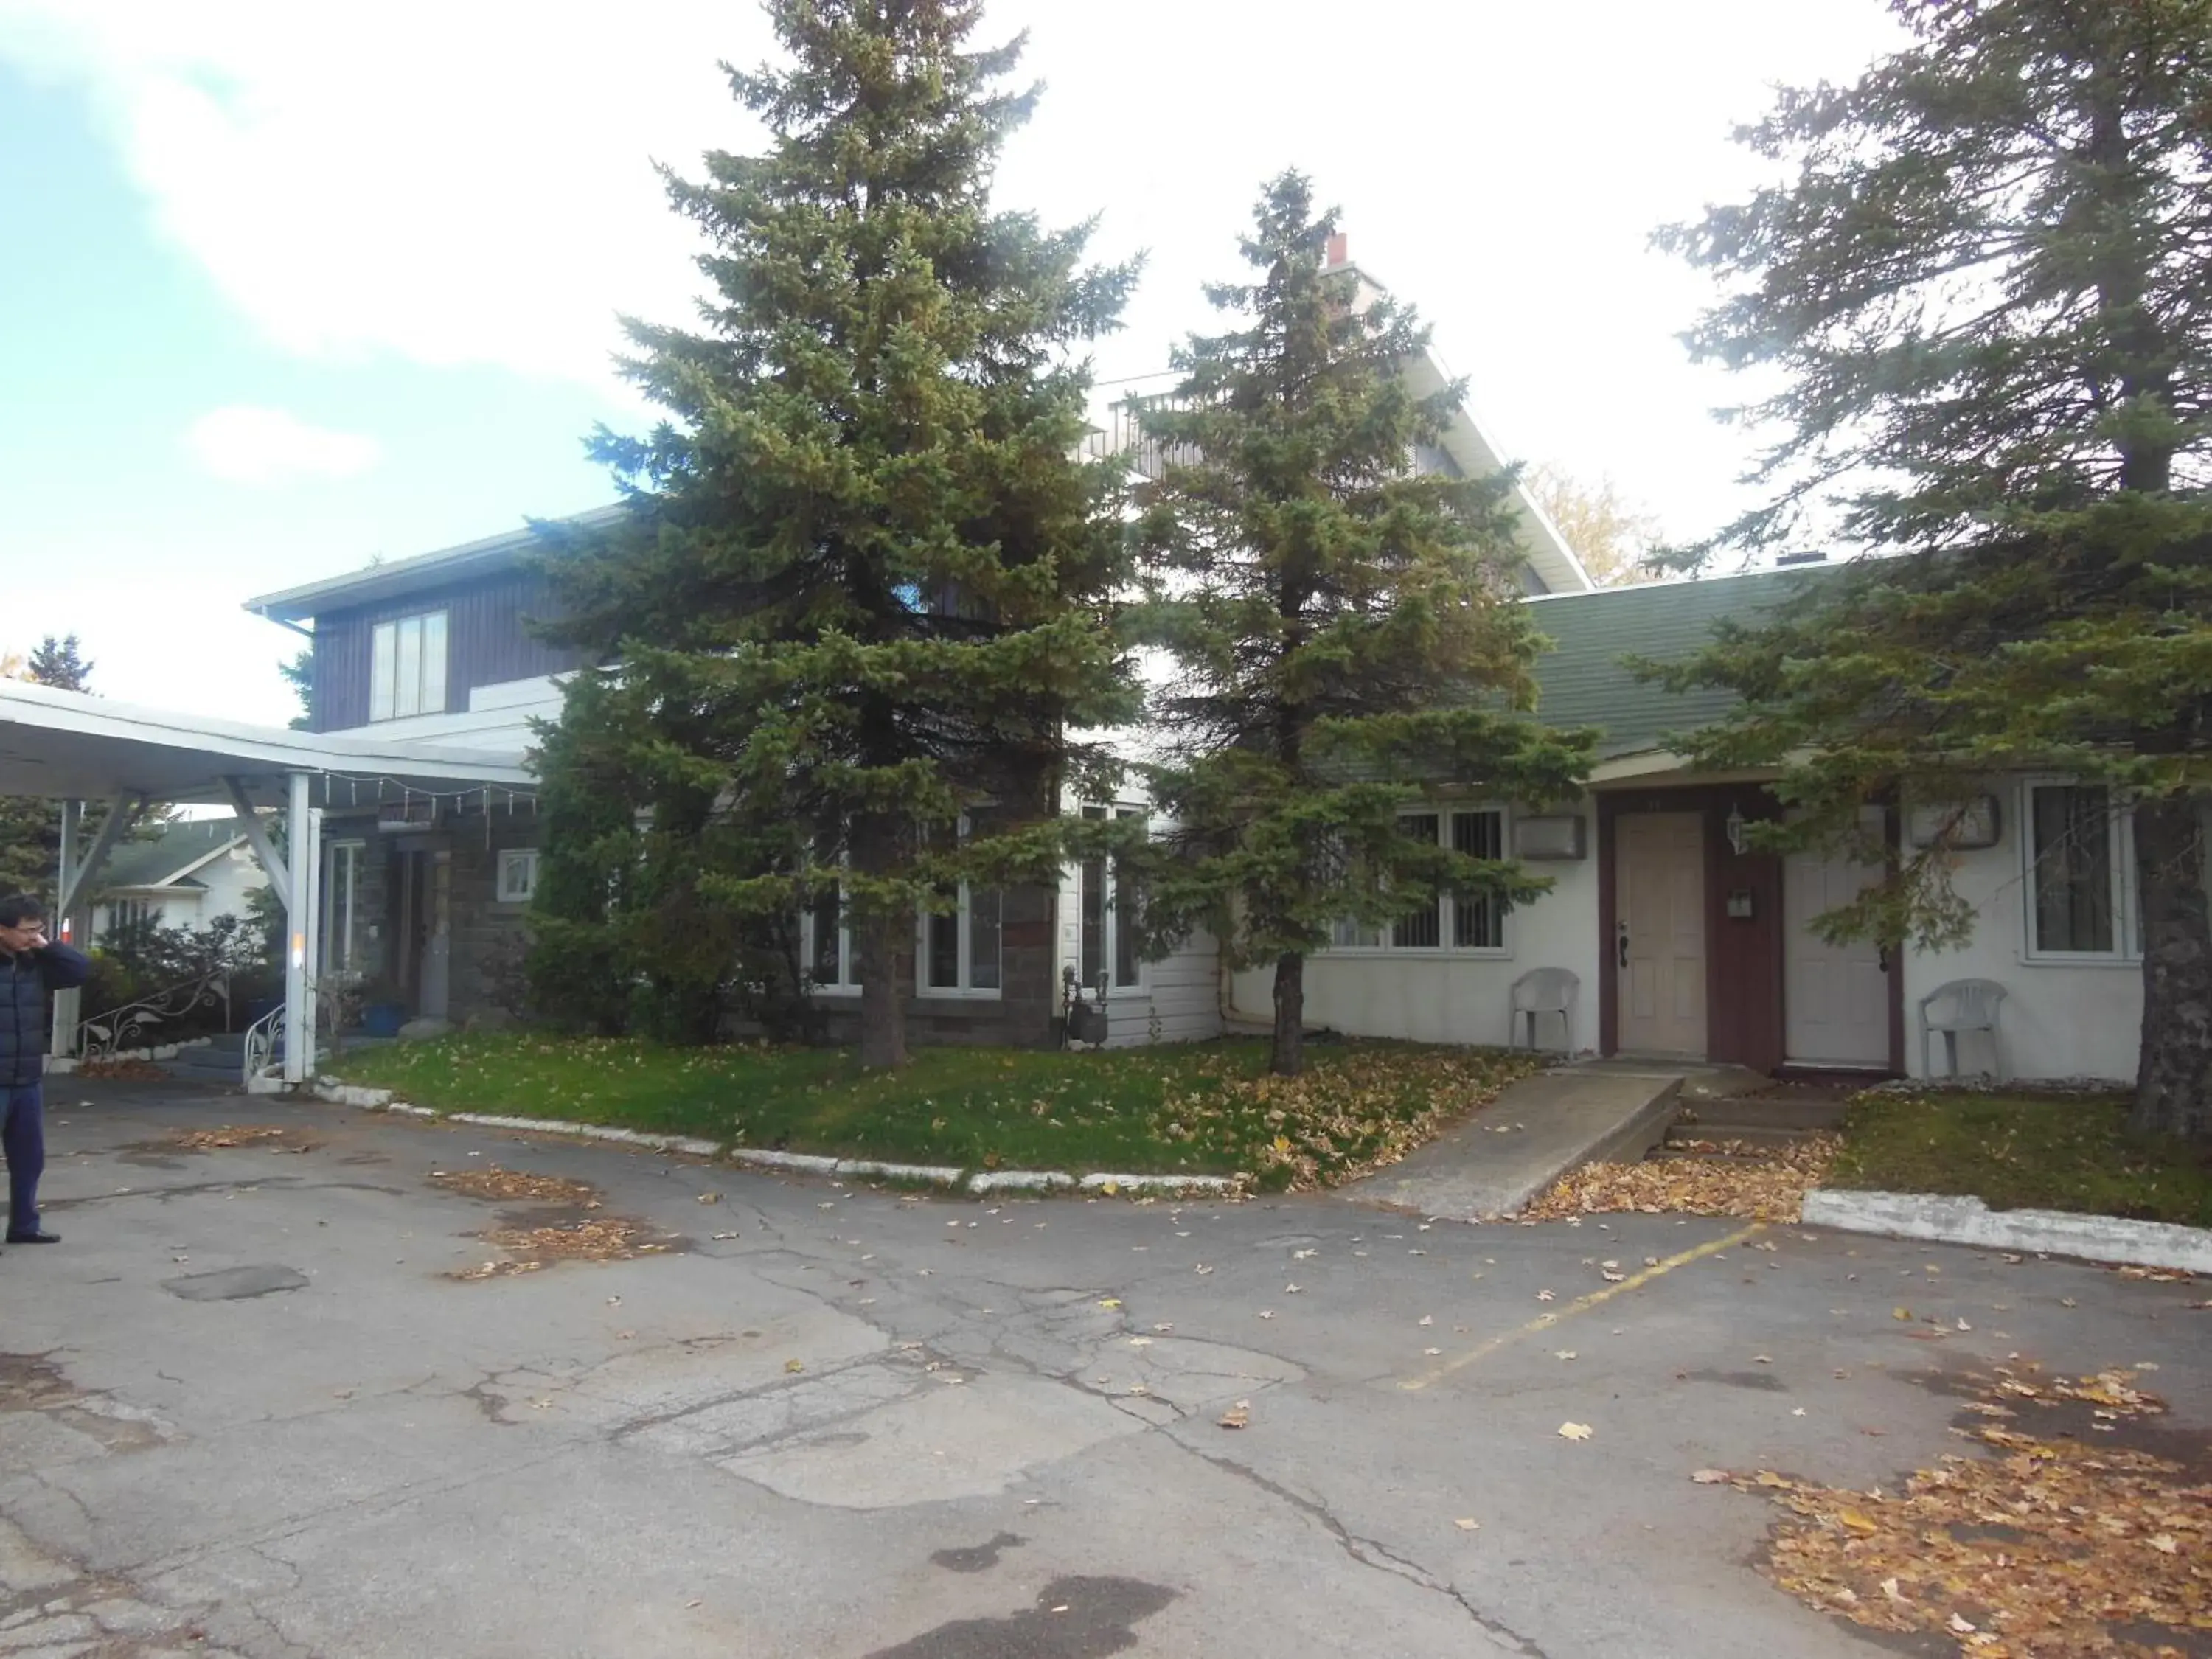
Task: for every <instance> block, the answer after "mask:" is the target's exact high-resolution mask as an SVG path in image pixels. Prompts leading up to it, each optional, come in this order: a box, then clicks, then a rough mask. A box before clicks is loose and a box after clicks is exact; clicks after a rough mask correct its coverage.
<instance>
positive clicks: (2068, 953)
mask: <svg viewBox="0 0 2212 1659" xmlns="http://www.w3.org/2000/svg"><path fill="white" fill-rule="evenodd" d="M2024 792H2025V793H2026V796H2027V801H2026V807H2025V810H2024V811H2022V813H2021V822H2022V823H2024V824H2025V825H2026V831H2025V833H2024V835H2023V836H2022V837H2021V840H2022V852H2023V855H2024V857H2025V858H2026V860H2027V951H2028V955H2029V956H2030V957H2039V958H2045V959H2051V960H2058V961H2066V960H2081V959H2084V958H2087V959H2092V960H2095V959H2103V960H2114V961H2117V960H2120V959H2124V958H2130V957H2135V956H2136V955H2137V954H2139V952H2140V951H2141V948H2142V946H2141V942H2140V939H2139V938H2138V937H2137V935H2138V933H2139V929H2138V927H2137V925H2136V914H2135V898H2134V893H2135V848H2134V845H2133V842H2134V837H2133V836H2130V834H2129V833H2128V829H2129V815H2128V813H2127V811H2126V810H2125V809H2124V807H2122V806H2119V805H2116V804H2115V802H2114V800H2113V797H2112V790H2111V789H2109V788H2108V787H2106V786H2105V785H2103V784H2100V783H2093V784H2085V783H2066V782H2058V781H2051V782H2041V781H2032V782H2030V783H2028V784H2027V785H2025V786H2024Z"/></svg>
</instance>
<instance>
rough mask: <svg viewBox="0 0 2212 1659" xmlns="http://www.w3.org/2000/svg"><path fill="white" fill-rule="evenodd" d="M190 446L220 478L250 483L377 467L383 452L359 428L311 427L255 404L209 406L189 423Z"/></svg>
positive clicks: (351, 473) (187, 439)
mask: <svg viewBox="0 0 2212 1659" xmlns="http://www.w3.org/2000/svg"><path fill="white" fill-rule="evenodd" d="M185 448H186V449H188V450H190V451H191V454H192V458H193V459H195V460H197V461H198V462H199V464H200V465H201V466H203V467H204V468H205V469H206V470H207V471H209V472H210V473H211V474H212V475H213V476H215V477H218V478H222V479H223V480H225V481H226V482H228V483H246V484H269V483H287V482H289V481H290V480H291V479H294V478H351V477H357V476H358V475H359V474H361V473H363V472H366V471H368V470H369V468H371V467H373V466H374V465H376V463H377V459H378V457H379V455H380V453H381V451H380V450H379V448H378V447H377V443H376V440H375V439H374V438H370V437H366V436H363V435H362V434H360V433H358V432H333V431H331V429H330V428H327V427H320V426H310V425H308V424H307V422H305V421H303V420H301V419H300V418H299V417H298V416H295V415H288V414H287V413H285V412H284V410H281V409H258V408H256V407H255V406H253V405H252V404H227V405H225V406H224V407H223V408H221V409H211V410H209V411H208V412H207V413H206V414H204V415H203V416H200V417H199V419H197V421H194V422H192V423H191V426H190V427H188V428H185Z"/></svg>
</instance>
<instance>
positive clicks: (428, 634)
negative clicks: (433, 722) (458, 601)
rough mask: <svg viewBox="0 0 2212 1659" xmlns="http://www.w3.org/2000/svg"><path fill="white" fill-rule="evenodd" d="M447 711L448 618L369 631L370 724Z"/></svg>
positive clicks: (438, 615) (433, 615) (439, 615)
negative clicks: (373, 721)
mask: <svg viewBox="0 0 2212 1659" xmlns="http://www.w3.org/2000/svg"><path fill="white" fill-rule="evenodd" d="M445 712H446V613H445V612H444V611H431V612H429V613H428V615H425V616H421V617H400V618H399V619H398V621H396V622H386V623H377V624H376V626H375V627H374V629H371V630H370V632H369V650H368V717H369V719H371V720H405V719H406V718H407V717H408V716H409V715H410V714H444V713H445Z"/></svg>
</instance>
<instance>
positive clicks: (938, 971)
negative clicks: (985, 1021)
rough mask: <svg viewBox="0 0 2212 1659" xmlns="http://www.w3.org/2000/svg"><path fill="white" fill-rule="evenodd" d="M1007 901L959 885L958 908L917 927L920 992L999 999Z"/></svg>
mask: <svg viewBox="0 0 2212 1659" xmlns="http://www.w3.org/2000/svg"><path fill="white" fill-rule="evenodd" d="M1005 905H1006V898H1005V895H1004V894H1003V893H1002V892H1001V891H1000V890H999V889H998V888H996V887H970V886H969V884H967V883H966V882H964V881H963V882H962V883H961V884H960V895H959V908H957V909H956V910H953V911H951V913H949V914H947V915H929V916H924V917H923V918H922V923H921V955H922V963H921V988H922V989H923V990H924V991H925V992H927V993H928V994H931V995H933V996H987V997H994V996H996V995H998V994H999V988H1000V986H999V978H1000V965H1001V964H1000V932H1001V922H1002V921H1003V912H1004V909H1005Z"/></svg>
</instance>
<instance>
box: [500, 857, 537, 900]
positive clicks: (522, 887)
mask: <svg viewBox="0 0 2212 1659" xmlns="http://www.w3.org/2000/svg"><path fill="white" fill-rule="evenodd" d="M537 893H538V849H537V848H534V847H510V848H507V850H506V851H505V852H503V853H501V854H500V855H499V902H501V904H527V903H529V902H530V901H531V900H532V898H534V897H535V896H537Z"/></svg>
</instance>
